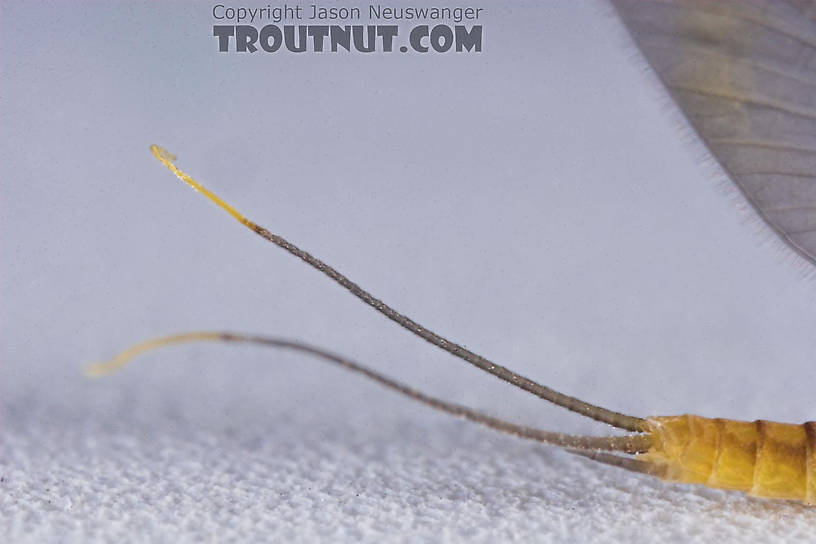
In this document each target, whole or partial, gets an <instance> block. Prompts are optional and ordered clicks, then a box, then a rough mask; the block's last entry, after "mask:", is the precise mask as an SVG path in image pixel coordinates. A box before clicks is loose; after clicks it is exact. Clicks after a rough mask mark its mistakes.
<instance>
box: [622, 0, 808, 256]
mask: <svg viewBox="0 0 816 544" xmlns="http://www.w3.org/2000/svg"><path fill="white" fill-rule="evenodd" d="M612 3H613V4H614V6H615V7H616V9H617V10H618V13H619V14H620V16H621V18H622V19H623V21H624V24H625V25H626V27H627V28H628V30H629V32H630V33H631V35H632V37H633V38H634V41H635V43H636V44H637V46H638V47H639V48H640V50H641V52H642V53H643V55H644V56H645V58H646V60H647V61H648V63H649V64H650V65H651V66H652V68H653V69H654V70H655V72H656V73H657V75H658V76H659V78H660V79H661V81H662V82H663V84H664V85H665V86H666V88H667V89H668V91H669V93H670V94H671V96H672V97H673V98H674V100H675V102H676V103H677V104H678V106H679V107H680V109H681V110H682V111H683V113H684V114H685V116H686V117H687V118H688V120H689V122H690V123H691V125H692V126H693V127H694V129H695V130H696V131H697V133H698V134H699V136H700V138H701V139H702V141H703V142H704V143H705V145H706V146H707V147H708V149H709V150H710V151H711V153H712V154H713V155H714V157H716V159H717V160H718V161H719V162H720V164H721V165H722V167H723V168H724V169H725V170H726V172H727V173H728V175H729V176H730V178H731V179H732V180H733V182H734V183H735V184H736V185H737V186H738V187H739V189H740V190H741V192H742V193H743V194H744V195H745V197H746V198H747V200H748V201H749V202H750V203H751V205H753V207H754V208H755V209H756V210H757V212H758V213H759V215H760V216H761V217H762V218H763V219H764V220H765V221H766V222H767V224H768V225H770V227H771V228H772V229H773V230H774V231H776V233H777V234H778V235H779V236H780V237H781V238H782V239H783V240H784V241H785V242H786V243H787V244H789V245H790V247H792V248H793V249H794V250H795V251H796V252H798V253H799V254H800V255H801V256H802V257H804V258H805V259H807V260H809V261H810V262H811V263H814V264H816V0H775V1H762V0H683V1H663V0H650V1H648V2H644V1H642V0H612Z"/></svg>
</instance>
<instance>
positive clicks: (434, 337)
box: [150, 145, 645, 432]
mask: <svg viewBox="0 0 816 544" xmlns="http://www.w3.org/2000/svg"><path fill="white" fill-rule="evenodd" d="M150 151H151V152H152V153H153V155H154V156H155V157H156V158H157V159H158V160H159V161H161V163H162V164H164V165H165V166H166V167H167V168H168V169H169V170H170V171H171V172H173V173H174V174H175V175H176V176H177V177H178V178H179V179H181V180H182V181H183V182H185V183H186V184H188V185H189V186H190V187H192V188H193V189H195V190H197V191H198V192H200V193H202V194H203V195H204V196H206V197H207V198H208V199H210V200H211V201H212V202H214V203H215V204H216V205H218V206H219V207H220V208H222V209H223V210H225V211H226V212H227V213H229V214H230V215H231V216H232V217H233V218H235V219H236V220H237V221H238V222H239V223H241V224H242V225H244V226H246V227H247V228H249V229H250V230H252V231H253V232H255V233H256V234H257V235H259V236H261V237H262V238H264V239H265V240H268V241H270V242H272V243H273V244H275V245H277V246H278V247H281V248H283V249H285V250H286V251H288V252H289V253H291V254H292V255H294V256H296V257H298V258H299V259H301V260H303V261H304V262H306V263H307V264H309V265H310V266H311V267H313V268H315V269H317V270H319V271H320V272H322V273H324V274H325V275H327V276H328V277H330V278H331V279H333V280H334V281H335V282H337V283H339V284H340V285H341V286H342V287H344V288H345V289H346V290H347V291H349V292H351V293H352V294H353V295H354V296H356V297H357V298H359V299H360V300H362V301H363V302H365V303H366V304H368V305H369V306H371V307H373V308H374V309H375V310H377V311H378V312H380V313H381V314H383V315H384V316H386V317H387V318H388V319H390V320H392V321H394V322H396V323H397V324H399V325H400V326H402V327H403V328H405V329H408V330H409V331H411V332H412V333H414V334H415V335H417V336H419V337H420V338H422V339H423V340H425V341H427V342H429V343H431V344H433V345H435V346H437V347H438V348H441V349H443V350H445V351H447V352H448V353H451V354H453V355H455V356H456V357H459V358H460V359H462V360H464V361H467V362H468V363H470V364H472V365H474V366H476V367H478V368H480V369H481V370H483V371H485V372H487V373H489V374H492V375H494V376H496V377H497V378H499V379H500V380H503V381H505V382H508V383H510V384H512V385H514V386H516V387H518V388H520V389H523V390H525V391H528V392H530V393H532V394H534V395H536V396H538V397H540V398H542V399H544V400H546V401H548V402H551V403H553V404H556V405H558V406H561V407H563V408H566V409H567V410H571V411H573V412H577V413H579V414H581V415H583V416H586V417H589V418H592V419H594V420H596V421H600V422H602V423H607V424H609V425H612V426H613V427H617V428H619V429H624V430H627V431H635V432H642V431H643V430H644V424H645V420H644V419H643V418H639V417H634V416H629V415H625V414H621V413H618V412H615V411H612V410H608V409H606V408H602V407H600V406H595V405H593V404H590V403H588V402H584V401H582V400H580V399H577V398H575V397H571V396H569V395H565V394H563V393H560V392H558V391H555V390H554V389H551V388H549V387H547V386H545V385H542V384H540V383H537V382H534V381H533V380H531V379H529V378H526V377H524V376H521V375H520V374H518V373H516V372H513V371H511V370H510V369H508V368H505V367H503V366H501V365H499V364H496V363H494V362H492V361H490V360H488V359H486V358H484V357H482V356H481V355H478V354H476V353H473V352H472V351H470V350H468V349H467V348H465V347H463V346H460V345H459V344H456V343H455V342H451V341H450V340H447V339H446V338H443V337H442V336H440V335H438V334H436V333H435V332H433V331H431V330H429V329H426V328H425V327H423V326H422V325H420V324H419V323H417V322H416V321H414V320H412V319H410V318H408V317H407V316H405V315H403V314H401V313H399V312H397V311H396V310H394V309H393V308H391V307H390V306H389V305H387V304H386V303H384V302H383V301H381V300H380V299H378V298H376V297H374V296H373V295H371V294H370V293H369V292H368V291H366V290H365V289H363V288H362V287H360V286H359V285H357V284H356V283H354V282H353V281H351V280H350V279H348V278H347V277H346V276H344V275H343V274H341V273H340V272H338V271H337V270H335V269H334V268H332V267H331V266H329V265H328V264H326V263H324V262H323V261H321V260H320V259H318V258H317V257H314V256H313V255H311V254H309V253H307V252H306V251H303V250H302V249H300V248H299V247H297V246H295V245H294V244H292V243H291V242H289V241H288V240H286V239H285V238H283V237H281V236H279V235H277V234H274V233H272V232H270V231H269V230H267V229H265V228H264V227H261V226H260V225H258V224H256V223H254V222H253V221H251V220H249V219H247V218H246V217H244V215H243V214H241V213H240V212H239V211H238V210H236V209H235V208H233V207H232V206H231V205H230V204H229V203H227V202H226V201H225V200H223V199H222V198H221V197H219V196H218V195H216V194H215V193H213V192H212V191H210V190H209V189H207V188H206V187H204V186H203V185H202V184H201V183H199V182H198V181H196V180H195V179H193V178H192V177H191V176H190V175H189V174H187V173H185V172H183V171H182V170H181V169H179V168H178V167H177V166H176V164H175V162H174V161H175V159H176V157H175V156H174V155H172V154H171V153H169V152H167V151H166V150H165V149H164V148H162V147H159V146H157V145H152V146H150Z"/></svg>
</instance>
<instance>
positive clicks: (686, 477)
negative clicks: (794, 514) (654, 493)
mask: <svg viewBox="0 0 816 544" xmlns="http://www.w3.org/2000/svg"><path fill="white" fill-rule="evenodd" d="M646 426H647V432H649V434H650V435H651V436H652V441H653V442H652V447H651V449H650V450H649V451H648V452H647V453H645V454H643V455H642V456H641V457H640V458H641V459H643V460H645V461H650V462H653V463H656V464H658V465H661V466H662V467H663V469H664V470H663V471H662V474H661V476H662V477H663V478H664V479H666V480H671V481H675V482H683V483H692V484H703V485H707V486H711V487H719V488H723V489H737V490H740V491H745V492H746V493H748V494H749V495H753V496H755V497H767V498H774V499H793V500H800V501H804V502H806V503H808V504H816V422H813V421H811V422H808V423H804V424H802V425H792V424H789V423H774V422H772V421H763V420H759V421H753V422H748V421H734V420H730V419H709V418H705V417H700V416H693V415H683V416H668V417H650V418H648V419H647V420H646Z"/></svg>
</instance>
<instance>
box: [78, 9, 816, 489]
mask: <svg viewBox="0 0 816 544" xmlns="http://www.w3.org/2000/svg"><path fill="white" fill-rule="evenodd" d="M612 3H613V4H614V6H615V8H616V9H617V10H618V13H619V14H620V16H621V18H622V20H623V22H624V24H625V25H626V27H627V29H628V30H629V32H630V33H631V35H632V37H633V38H634V41H635V43H636V44H637V46H638V47H639V48H640V50H641V51H642V52H643V54H644V57H645V59H646V61H647V62H648V63H649V65H650V66H651V67H652V68H653V69H654V71H655V73H656V75H657V76H658V77H659V79H660V80H661V82H662V83H663V84H664V85H665V86H666V88H667V89H668V91H669V93H670V94H671V96H672V97H673V99H674V100H675V102H676V103H677V104H678V106H679V107H680V109H681V111H682V112H683V113H684V114H685V116H686V118H687V119H688V121H689V123H690V125H691V127H692V128H693V129H694V130H695V131H696V132H697V134H698V136H699V137H700V139H701V140H702V142H703V143H704V144H705V145H706V146H707V148H708V149H709V150H710V151H711V153H712V155H713V156H714V157H715V158H716V159H717V161H718V162H719V163H720V165H721V166H722V167H723V169H724V170H725V172H727V173H728V175H729V177H730V178H731V179H732V181H733V182H734V183H735V184H736V186H737V187H738V188H739V190H740V191H741V193H742V194H743V196H744V197H745V199H746V200H747V202H748V203H749V204H750V205H751V206H752V207H753V208H754V210H755V211H756V212H757V214H758V215H759V217H761V218H762V219H763V220H764V221H765V222H766V223H767V224H768V225H769V226H770V227H771V228H772V229H773V230H774V231H775V232H776V233H777V234H778V235H779V236H780V238H781V239H782V240H783V241H784V242H785V243H786V244H788V245H789V246H790V247H791V248H792V249H793V250H795V251H796V252H797V253H798V254H799V255H800V256H802V257H803V258H804V259H806V260H809V261H811V262H812V263H814V264H816V220H815V219H814V218H815V217H816V215H814V213H813V212H814V211H815V210H816V190H814V187H816V160H814V158H816V126H814V121H816V2H814V1H813V0H785V1H781V0H780V1H775V2H761V1H760V0H717V1H714V0H678V1H653V2H642V1H638V0H612ZM151 150H152V152H153V154H154V155H155V156H156V158H158V159H159V160H160V161H161V162H162V163H163V164H164V165H165V166H166V167H167V168H169V169H170V170H171V171H172V172H173V173H174V174H175V175H176V176H178V177H179V178H180V179H182V180H183V181H184V182H186V183H187V184H189V185H190V186H191V187H193V188H194V189H196V190H198V191H199V192H201V193H202V194H204V195H205V196H206V197H207V198H209V199H210V200H212V201H213V202H214V203H216V204H217V205H218V206H220V207H221V208H222V209H224V210H225V211H227V212H228V213H229V214H230V215H231V216H232V217H233V218H235V219H236V220H237V221H239V222H240V223H241V224H243V225H244V226H246V227H247V228H249V229H251V230H252V231H254V232H255V233H256V234H258V235H259V236H261V237H262V238H264V239H266V240H268V241H270V242H272V243H274V244H275V245H277V246H279V247H281V248H283V249H285V250H286V251H288V252H289V253H291V254H292V255H294V256H295V257H298V258H299V259H301V260H303V261H304V262H306V263H307V264H309V265H310V266H312V267H314V268H316V269H317V270H319V271H320V272H322V273H324V274H325V275H327V276H329V277H330V278H331V279H332V280H334V281H335V282H337V283H338V284H340V285H341V286H342V287H344V288H345V289H346V290H348V291H349V292H351V293H352V294H353V295H355V296H356V297H357V298H359V299H360V300H362V301H363V302H365V303H366V304H368V305H370V306H372V307H373V308H374V309H375V310H377V311H378V312H380V313H381V314H383V315H385V316H386V317H387V318H389V319H391V320H392V321H394V322H396V323H397V324H399V325H400V326H402V327H404V328H406V329H408V330H409V331H411V332H412V333H414V334H416V335H417V336H419V337H420V338H422V339H424V340H425V341H427V342H429V343H431V344H433V345H435V346H437V347H439V348H441V349H443V350H445V351H447V352H449V353H451V354H452V355H454V356H456V357H459V358H460V359H463V360H464V361H466V362H468V363H470V364H472V365H474V366H476V367H477V368H479V369H481V370H483V371H485V372H487V373H489V374H492V375H494V376H496V377H497V378H499V379H501V380H504V381H506V382H509V383H510V384H512V385H515V386H516V387H518V388H520V389H523V390H525V391H527V392H529V393H532V394H534V395H537V396H538V397H540V398H542V399H544V400H546V401H549V402H551V403H553V404H556V405H558V406H561V407H563V408H566V409H568V410H572V411H574V412H577V413H578V414H580V415H582V416H585V417H588V418H591V419H594V420H597V421H600V422H603V423H607V424H609V425H612V426H613V427H616V428H618V429H622V430H625V431H630V432H631V433H633V434H629V435H625V436H608V437H596V436H574V435H568V434H562V433H556V432H548V431H543V430H540V429H535V428H530V427H525V426H521V425H516V424H513V423H510V422H507V421H503V420H500V419H497V418H494V417H490V416H488V415H485V414H483V413H480V412H477V411H474V410H471V409H469V408H466V407H463V406H459V405H456V404H451V403H449V402H446V401H444V400H441V399H437V398H433V397H430V396H428V395H425V394H423V393H421V392H419V391H417V390H415V389H412V388H410V387H408V386H405V385H403V384H401V383H399V382H396V381H394V380H392V379H390V378H388V377H386V376H383V375H381V374H379V373H378V372H376V371H374V370H371V369H369V368H367V367H364V366H362V365H360V364H358V363H356V362H354V361H351V360H349V359H347V358H345V357H341V356H338V355H335V354H333V353H329V352H327V351H324V350H322V349H319V348H316V347H314V346H310V345H307V344H303V343H300V342H294V341H291V340H285V339H279V338H269V337H259V336H248V335H242V334H233V333H225V332H192V333H187V334H180V335H175V336H168V337H164V338H158V339H154V340H150V341H148V342H145V343H142V344H139V345H136V346H134V347H132V348H130V349H128V350H126V351H124V352H123V353H122V354H120V355H119V356H117V357H116V358H114V359H112V360H111V361H109V362H107V363H101V364H98V365H94V366H92V367H91V368H90V369H89V371H90V372H91V373H92V374H103V373H106V372H110V371H113V370H115V369H118V368H120V367H121V366H122V365H124V364H126V363H127V362H128V361H129V360H131V359H132V358H133V357H135V356H137V355H139V354H141V353H144V352H146V351H148V350H151V349H154V348H158V347H162V346H166V345H170V344H178V343H184V342H192V341H223V342H240V343H253V344H261V345H266V346H270V347H277V348H283V349H289V350H295V351H300V352H303V353H307V354H310V355H313V356H315V357H318V358H320V359H323V360H326V361H328V362H331V363H335V364H338V365H340V366H342V367H345V368H346V369H348V370H350V371H353V372H356V373H359V374H362V375H364V376H366V377H368V378H370V379H372V380H374V381H376V382H378V383H380V384H381V385H383V386H385V387H388V388H390V389H392V390H395V391H397V392H399V393H401V394H403V395H406V396H408V397H411V398H413V399H414V400H417V401H419V402H422V403H424V404H426V405H429V406H431V407H433V408H436V409H438V410H441V411H443V412H447V413H450V414H453V415H455V416H459V417H462V418H465V419H468V420H471V421H474V422H476V423H480V424H482V425H486V426H487V427H490V428H493V429H496V430H498V431H501V432H504V433H509V434H514V435H517V436H520V437H523V438H527V439H531V440H536V441H539V442H543V443H547V444H553V445H556V446H560V447H563V448H566V449H567V450H569V451H571V452H573V453H578V454H580V455H584V456H587V457H590V458H592V459H595V460H597V461H600V462H603V463H607V464H611V465H615V466H619V467H622V468H626V469H629V470H633V471H636V472H641V473H646V474H649V475H653V476H657V477H660V478H663V479H665V480H670V481H676V482H683V483H693V484H703V485H707V486H711V487H718V488H724V489H735V490H741V491H744V492H746V493H748V494H750V495H754V496H758V497H767V498H778V499H794V500H800V501H803V502H805V503H807V504H816V422H808V423H804V424H802V425H792V424H785V423H775V422H771V421H761V420H760V421H754V422H745V421H733V420H727V419H710V418H705V417H700V416H694V415H681V416H664V417H646V418H641V417H634V416H630V415H626V414H621V413H618V412H615V411H612V410H608V409H606V408H602V407H600V406H595V405H593V404H590V403H588V402H584V401H582V400H579V399H577V398H575V397H571V396H568V395H565V394H562V393H559V392H558V391H555V390H553V389H550V388H549V387H546V386H544V385H541V384H539V383H536V382H534V381H533V380H531V379H529V378H526V377H524V376H521V375H519V374H518V373H516V372H513V371H511V370H510V369H508V368H505V367H503V366H501V365H498V364H496V363H494V362H492V361H489V360H487V359H485V358H484V357H482V356H480V355H477V354H476V353H474V352H472V351H470V350H468V349H466V348H464V347H462V346H460V345H458V344H456V343H454V342H451V341H450V340H447V339H446V338H444V337H442V336H440V335H438V334H437V333H435V332H433V331H431V330H428V329H426V328H425V327H423V326H422V325H420V324H419V323H417V322H416V321H413V320H412V319H410V318H408V317H406V316H405V315H403V314H401V313H399V312H397V311H396V310H394V309H393V308H391V307H390V306H388V305H387V304H385V303H384V302H383V301H381V300H379V299H377V298H375V297H374V296H373V295H371V294H370V293H368V292H367V291H366V290H364V289H363V288H361V287H360V286H359V285H357V284H356V283H354V282H352V281H351V280H349V279H348V278H347V277H346V276H344V275H343V274H341V273H340V272H338V271H337V270H335V269H334V268H332V267H331V266H329V265H327V264H326V263H324V262H323V261H321V260H319V259H317V258H316V257H314V256H312V255H311V254H309V253H307V252H305V251H303V250H302V249H300V248H298V247H297V246H295V245H294V244H292V243H290V242H289V241H287V240H286V239H284V238H282V237H280V236H278V235H277V234H274V233H272V232H270V231H269V230H267V229H265V228H263V227H261V226H259V225H257V224H256V223H254V222H252V221H250V220H249V219H247V218H246V217H244V216H243V215H242V214H241V213H240V212H238V211H237V210H236V209H235V208H233V207H232V206H231V205H230V204H228V203H227V202H226V201H224V200H222V199H221V198H220V197H218V196H217V195H215V194H214V193H212V192H211V191H209V190H208V189H207V188H205V187H204V186H202V185H201V184H200V183H198V182H197V181H196V180H194V179H193V178H192V177H190V176H189V175H187V174H186V173H184V172H182V171H181V170H180V169H179V168H178V167H177V166H176V165H175V163H174V160H175V158H174V157H173V156H172V155H170V154H169V153H167V152H166V151H165V150H163V149H162V148H160V147H157V146H153V147H152V148H151Z"/></svg>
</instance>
